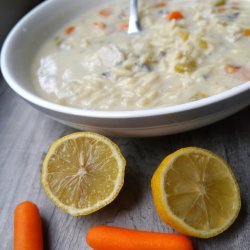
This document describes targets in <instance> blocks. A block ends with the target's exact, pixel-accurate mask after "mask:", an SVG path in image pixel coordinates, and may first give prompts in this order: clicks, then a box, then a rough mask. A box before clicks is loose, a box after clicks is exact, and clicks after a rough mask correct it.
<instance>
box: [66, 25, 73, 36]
mask: <svg viewBox="0 0 250 250" xmlns="http://www.w3.org/2000/svg"><path fill="white" fill-rule="evenodd" d="M74 30H75V28H74V27H73V26H70V27H68V28H66V29H65V33H66V34H67V35H69V34H71V33H72V32H73V31H74Z"/></svg>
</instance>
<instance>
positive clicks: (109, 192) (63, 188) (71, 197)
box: [41, 132, 126, 216]
mask: <svg viewBox="0 0 250 250" xmlns="http://www.w3.org/2000/svg"><path fill="white" fill-rule="evenodd" d="M125 165H126V162H125V159H124V157H123V156H122V154H121V152H120V150H119V148H118V146H117V145H116V144H115V143H113V142H112V141H111V140H109V139H108V138H106V137H104V136H102V135H99V134H96V133H91V132H78V133H73V134H70V135H67V136H65V137H62V138H61V139H59V140H57V141H55V142H54V143H53V144H52V145H51V147H50V149H49V151H48V153H47V155H46V157H45V159H44V162H43V168H42V176H41V181H42V184H43V187H44V191H45V193H46V194H47V195H48V197H49V198H50V199H51V200H52V201H53V202H54V203H55V204H56V205H57V206H58V207H59V208H61V209H62V210H63V211H65V212H67V213H69V214H71V215H74V216H78V215H87V214H90V213H93V212H95V211H97V210H99V209H100V208H102V207H104V206H106V205H107V204H109V203H110V202H112V201H113V200H114V199H115V198H116V196H117V195H118V193H119V191H120V189H121V188H122V186H123V183H124V172H125Z"/></svg>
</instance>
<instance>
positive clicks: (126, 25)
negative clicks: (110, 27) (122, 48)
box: [118, 22, 128, 32]
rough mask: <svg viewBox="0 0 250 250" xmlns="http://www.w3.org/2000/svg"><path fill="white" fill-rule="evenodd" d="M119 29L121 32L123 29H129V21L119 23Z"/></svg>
mask: <svg viewBox="0 0 250 250" xmlns="http://www.w3.org/2000/svg"><path fill="white" fill-rule="evenodd" d="M118 29H119V31H121V32H123V31H126V30H127V29H128V23H127V22H126V23H121V24H120V25H119V28H118Z"/></svg>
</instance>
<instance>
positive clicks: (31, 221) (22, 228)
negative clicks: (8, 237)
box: [14, 201, 43, 250]
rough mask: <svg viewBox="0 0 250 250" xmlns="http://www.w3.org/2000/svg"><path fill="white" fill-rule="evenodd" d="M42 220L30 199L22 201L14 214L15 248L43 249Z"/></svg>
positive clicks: (23, 249) (15, 249) (16, 249)
mask: <svg viewBox="0 0 250 250" xmlns="http://www.w3.org/2000/svg"><path fill="white" fill-rule="evenodd" d="M42 249H43V239H42V221H41V218H40V215H39V210H38V208H37V206H36V205H35V204H33V203H32V202H30V201H25V202H22V203H20V204H19V205H18V206H17V207H16V209H15V214H14V250H42Z"/></svg>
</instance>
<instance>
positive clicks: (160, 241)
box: [86, 226, 193, 250]
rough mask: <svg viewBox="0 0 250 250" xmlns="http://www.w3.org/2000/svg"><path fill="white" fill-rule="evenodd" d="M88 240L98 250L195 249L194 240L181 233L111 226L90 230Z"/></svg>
mask: <svg viewBox="0 0 250 250" xmlns="http://www.w3.org/2000/svg"><path fill="white" fill-rule="evenodd" d="M86 241H87V243H88V244H89V246H91V247H92V248H94V249H98V250H117V249H119V250H135V249H140V250H193V245H192V242H191V240H190V239H189V238H187V237H186V236H183V235H180V234H167V233H153V232H145V231H136V230H129V229H123V228H118V227H110V226H96V227H93V228H91V229H90V230H89V232H88V234H87V236H86Z"/></svg>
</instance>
